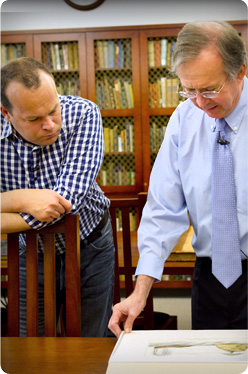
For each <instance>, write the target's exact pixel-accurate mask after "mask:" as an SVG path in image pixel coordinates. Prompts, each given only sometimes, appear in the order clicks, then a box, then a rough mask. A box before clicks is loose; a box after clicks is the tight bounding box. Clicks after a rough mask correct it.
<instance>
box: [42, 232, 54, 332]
mask: <svg viewBox="0 0 248 374" xmlns="http://www.w3.org/2000/svg"><path fill="white" fill-rule="evenodd" d="M54 279H56V264H55V236H54V234H47V235H44V317H45V336H48V337H53V336H56V282H54Z"/></svg>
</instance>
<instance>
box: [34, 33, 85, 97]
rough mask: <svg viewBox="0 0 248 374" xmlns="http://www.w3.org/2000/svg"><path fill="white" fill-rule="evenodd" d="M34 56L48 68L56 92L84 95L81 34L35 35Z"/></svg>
mask: <svg viewBox="0 0 248 374" xmlns="http://www.w3.org/2000/svg"><path fill="white" fill-rule="evenodd" d="M34 57H35V58H37V59H38V60H41V61H42V62H44V63H45V64H46V65H47V66H48V67H49V69H50V70H51V72H52V73H53V75H54V78H55V82H56V86H57V90H58V93H59V94H61V95H75V96H82V97H87V85H86V45H85V34H84V33H77V32H75V33H61V32H53V33H40V34H35V35H34Z"/></svg>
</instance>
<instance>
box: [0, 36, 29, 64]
mask: <svg viewBox="0 0 248 374" xmlns="http://www.w3.org/2000/svg"><path fill="white" fill-rule="evenodd" d="M17 57H33V36H32V34H30V35H28V34H24V35H8V34H7V35H2V37H1V65H4V64H5V63H6V62H7V61H8V60H11V59H14V58H17Z"/></svg>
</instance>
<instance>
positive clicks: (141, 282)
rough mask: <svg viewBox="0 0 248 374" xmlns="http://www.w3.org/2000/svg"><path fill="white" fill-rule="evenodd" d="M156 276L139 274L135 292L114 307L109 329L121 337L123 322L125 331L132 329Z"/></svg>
mask: <svg viewBox="0 0 248 374" xmlns="http://www.w3.org/2000/svg"><path fill="white" fill-rule="evenodd" d="M153 282H154V278H151V277H149V276H147V275H139V276H138V278H137V282H136V286H135V290H134V292H133V293H132V294H131V295H130V296H129V297H128V298H126V299H125V300H124V301H122V302H121V303H118V304H116V305H115V306H114V307H113V314H112V317H111V318H110V321H109V325H108V327H109V329H110V330H111V331H112V332H113V333H114V334H115V335H116V337H117V338H119V336H120V334H121V332H122V330H121V328H120V324H122V323H123V328H124V331H125V332H127V333H129V332H131V331H132V327H133V323H134V320H135V319H136V318H137V317H138V315H139V314H140V313H141V311H142V310H143V309H144V307H145V305H146V300H147V297H148V295H149V292H150V290H151V287H152V285H153Z"/></svg>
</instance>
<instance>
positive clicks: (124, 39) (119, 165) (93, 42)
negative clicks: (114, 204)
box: [87, 30, 142, 194]
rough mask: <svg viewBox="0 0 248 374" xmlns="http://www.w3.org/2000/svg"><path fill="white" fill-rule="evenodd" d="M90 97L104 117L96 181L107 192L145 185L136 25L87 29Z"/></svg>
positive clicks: (133, 189) (129, 190)
mask: <svg viewBox="0 0 248 374" xmlns="http://www.w3.org/2000/svg"><path fill="white" fill-rule="evenodd" d="M87 57H88V59H87V71H88V98H89V99H90V100H92V101H94V102H96V103H97V104H98V106H99V107H100V109H101V113H102V118H103V130H104V140H105V156H104V160H103V166H102V169H101V171H100V173H99V177H98V182H99V184H100V186H101V188H102V189H103V190H104V191H105V192H106V193H109V194H116V193H133V194H135V193H138V192H139V191H141V190H142V155H141V154H142V149H141V118H140V74H139V59H140V56H139V33H138V31H132V30H128V31H116V32H114V33H113V32H111V31H105V32H90V33H87Z"/></svg>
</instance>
